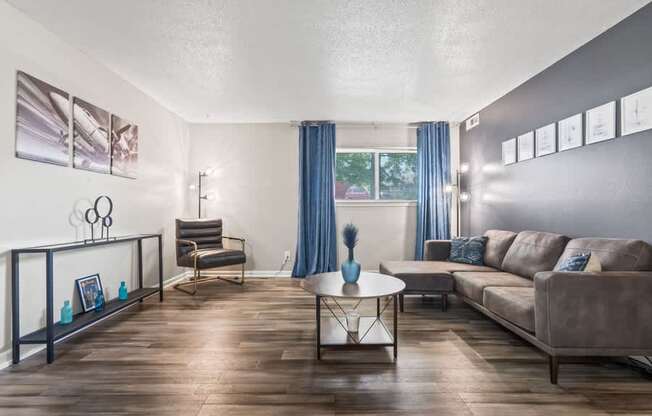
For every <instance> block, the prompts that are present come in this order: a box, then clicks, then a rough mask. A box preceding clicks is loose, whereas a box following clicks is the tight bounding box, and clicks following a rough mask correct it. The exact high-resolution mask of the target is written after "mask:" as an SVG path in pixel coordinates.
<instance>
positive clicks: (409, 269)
mask: <svg viewBox="0 0 652 416" xmlns="http://www.w3.org/2000/svg"><path fill="white" fill-rule="evenodd" d="M463 270H465V271H476V272H483V271H484V272H490V271H496V270H495V269H492V268H491V267H486V266H474V265H471V264H462V263H451V262H448V261H384V262H382V263H380V272H381V273H382V274H388V275H390V276H394V277H396V278H398V279H401V280H403V282H405V291H406V292H410V291H412V292H419V291H424V292H427V291H431V292H437V291H441V292H452V291H453V289H454V282H453V275H452V273H453V272H455V271H463Z"/></svg>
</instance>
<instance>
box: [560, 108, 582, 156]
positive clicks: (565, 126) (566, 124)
mask: <svg viewBox="0 0 652 416" xmlns="http://www.w3.org/2000/svg"><path fill="white" fill-rule="evenodd" d="M577 147H582V113H579V114H575V115H574V116H570V117H567V118H565V119H563V120H560V121H559V123H557V148H558V149H559V151H560V152H563V151H565V150H570V149H575V148H577Z"/></svg>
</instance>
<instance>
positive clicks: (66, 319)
mask: <svg viewBox="0 0 652 416" xmlns="http://www.w3.org/2000/svg"><path fill="white" fill-rule="evenodd" d="M60 322H61V325H68V324H69V323H71V322H72V306H70V301H69V300H66V301H64V302H63V308H61V320H60Z"/></svg>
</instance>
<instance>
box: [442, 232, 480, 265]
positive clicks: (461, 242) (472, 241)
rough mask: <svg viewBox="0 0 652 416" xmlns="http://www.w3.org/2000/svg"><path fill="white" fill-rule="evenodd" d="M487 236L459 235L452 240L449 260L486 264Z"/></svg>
mask: <svg viewBox="0 0 652 416" xmlns="http://www.w3.org/2000/svg"><path fill="white" fill-rule="evenodd" d="M487 240H488V238H487V237H484V236H483V237H457V238H453V239H452V240H451V252H450V255H449V257H448V261H452V262H455V263H466V264H474V265H476V266H483V265H484V249H485V246H486V244H487Z"/></svg>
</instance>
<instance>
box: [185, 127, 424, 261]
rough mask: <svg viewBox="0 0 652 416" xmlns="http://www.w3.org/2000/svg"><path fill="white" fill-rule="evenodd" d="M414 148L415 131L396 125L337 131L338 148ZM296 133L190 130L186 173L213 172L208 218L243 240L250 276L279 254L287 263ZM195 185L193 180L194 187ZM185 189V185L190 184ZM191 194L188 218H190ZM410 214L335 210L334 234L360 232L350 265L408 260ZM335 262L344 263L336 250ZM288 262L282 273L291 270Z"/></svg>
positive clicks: (385, 209) (410, 208)
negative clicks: (351, 228) (348, 227)
mask: <svg viewBox="0 0 652 416" xmlns="http://www.w3.org/2000/svg"><path fill="white" fill-rule="evenodd" d="M415 145H416V131H415V129H413V128H412V129H411V128H408V127H406V126H398V125H378V126H376V127H371V126H366V127H365V126H359V125H358V126H356V125H350V126H344V125H340V126H338V127H337V146H338V147H407V146H415ZM297 162H298V131H297V129H296V127H292V126H290V125H289V124H286V123H282V124H281V123H277V124H195V125H191V126H190V167H191V169H190V170H191V172H192V173H193V174H194V172H196V171H198V170H199V169H205V168H207V167H211V166H214V167H216V168H217V172H216V174H215V175H213V176H211V177H209V178H207V180H206V188H207V191H208V192H212V193H213V194H214V195H215V200H213V201H208V202H206V213H205V215H206V216H208V217H221V218H223V219H224V228H225V233H226V234H231V235H235V236H242V237H245V238H246V239H247V255H248V264H247V268H248V269H249V270H255V271H275V270H278V269H279V267H280V265H281V261H282V259H283V253H284V251H285V250H291V252H292V255H293V259H294V251H295V248H296V247H295V246H296V234H297V204H298V203H297V190H298V165H297ZM192 181H193V182H194V181H195V180H194V179H193V180H192ZM188 185H190V183H189V184H188ZM195 197H196V194H194V195H193V198H189V201H190V203H189V206H188V208H187V211H188V212H192V213H193V215H194V213H195V212H196V206H197V205H196V201H195ZM415 214H416V206H414V205H407V206H406V205H402V206H390V205H374V206H370V205H366V206H350V205H338V206H337V222H338V233H339V230H341V228H342V226H343V225H344V224H345V223H346V222H349V221H351V222H353V223H355V224H356V225H358V227H359V228H360V243H359V245H358V248H357V250H356V253H357V254H356V257H357V259H358V261H360V262H361V263H362V265H363V267H364V268H365V269H366V270H377V269H378V263H379V262H380V261H381V260H401V259H411V258H413V256H414V240H415V231H416V216H415ZM339 249H340V250H339V260H340V262H341V261H342V260H343V259H344V258H345V250H344V247H343V246H340V247H339ZM292 264H293V261H292V262H290V264H288V265H287V267H286V270H288V269H290V268H291V267H292Z"/></svg>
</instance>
